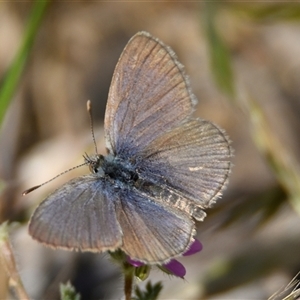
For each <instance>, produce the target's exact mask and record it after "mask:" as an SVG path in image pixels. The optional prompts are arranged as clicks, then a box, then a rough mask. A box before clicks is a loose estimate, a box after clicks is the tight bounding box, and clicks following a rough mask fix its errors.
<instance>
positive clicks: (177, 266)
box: [163, 259, 186, 278]
mask: <svg viewBox="0 0 300 300" xmlns="http://www.w3.org/2000/svg"><path fill="white" fill-rule="evenodd" d="M163 266H164V267H165V268H166V269H167V270H168V271H170V272H171V273H172V274H174V275H175V276H177V277H181V278H183V277H184V275H185V274H186V270H185V267H184V266H183V265H182V264H181V263H180V262H179V261H178V260H176V259H172V260H171V261H170V262H169V263H167V264H165V265H163Z"/></svg>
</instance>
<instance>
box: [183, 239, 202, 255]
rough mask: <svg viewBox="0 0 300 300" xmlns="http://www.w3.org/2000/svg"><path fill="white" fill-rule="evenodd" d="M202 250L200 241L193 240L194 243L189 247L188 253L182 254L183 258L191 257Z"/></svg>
mask: <svg viewBox="0 0 300 300" xmlns="http://www.w3.org/2000/svg"><path fill="white" fill-rule="evenodd" d="M202 249H203V246H202V244H201V243H200V241H199V240H197V239H195V241H194V242H193V244H192V245H191V247H190V249H189V250H188V251H186V252H185V253H183V256H189V255H193V254H195V253H198V252H200V251H201V250H202Z"/></svg>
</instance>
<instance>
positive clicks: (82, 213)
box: [29, 175, 122, 252]
mask: <svg viewBox="0 0 300 300" xmlns="http://www.w3.org/2000/svg"><path fill="white" fill-rule="evenodd" d="M114 196H115V195H114V194H113V193H111V187H110V186H109V185H108V184H107V183H105V182H104V181H103V180H102V179H101V178H97V177H96V176H94V175H87V176H83V177H79V178H76V179H73V180H71V181H69V182H68V183H67V184H65V185H63V186H62V187H61V188H59V189H57V190H56V191H55V192H53V193H52V194H50V195H49V196H48V197H47V198H46V199H45V200H44V201H43V202H42V203H41V204H40V205H39V206H38V208H37V209H36V210H35V212H34V214H33V215H32V217H31V220H30V224H29V233H30V234H31V235H32V237H33V238H34V239H36V240H38V241H40V242H42V243H44V244H47V245H49V246H52V247H56V248H66V249H74V250H81V251H95V252H102V251H105V250H115V249H117V248H119V247H120V246H121V244H122V230H121V228H120V226H119V222H118V221H117V219H116V211H115V197H114Z"/></svg>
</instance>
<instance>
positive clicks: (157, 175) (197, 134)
mask: <svg viewBox="0 0 300 300" xmlns="http://www.w3.org/2000/svg"><path fill="white" fill-rule="evenodd" d="M195 104H196V99H195V97H194V95H193V94H192V92H191V89H190V87H189V83H188V80H187V78H186V76H185V75H184V71H183V67H182V65H181V64H180V63H179V62H178V61H177V58H176V56H175V54H174V52H173V51H172V50H171V49H170V48H169V47H167V46H166V45H164V44H163V43H162V42H161V41H159V40H158V39H156V38H154V37H153V36H151V35H150V34H149V33H147V32H139V33H137V34H136V35H134V36H133V37H132V38H131V40H130V41H129V42H128V44H127V46H126V47H125V49H124V51H123V53H122V54H121V57H120V59H119V61H118V64H117V66H116V69H115V71H114V75H113V78H112V83H111V86H110V90H109V95H108V102H107V107H106V112H105V137H106V147H107V149H108V154H107V155H106V156H103V155H100V154H97V153H96V154H95V155H94V156H91V157H87V156H86V157H85V164H87V165H89V167H90V169H91V170H92V173H91V174H88V175H85V176H82V177H78V178H75V179H73V180H71V181H69V182H67V183H66V184H65V185H63V186H62V187H60V188H58V189H57V190H56V191H54V192H53V193H52V194H50V195H49V196H48V197H47V198H46V199H45V200H44V201H43V202H42V203H41V204H40V205H39V206H38V208H37V209H36V210H35V212H34V213H33V215H32V217H31V220H30V224H29V233H30V235H31V236H32V237H33V238H34V239H36V240H38V241H40V242H42V243H44V244H46V245H48V246H52V247H55V248H64V249H69V250H80V251H93V252H103V251H106V250H109V251H115V250H117V249H121V250H123V251H124V252H125V253H126V254H127V255H129V256H130V257H131V258H132V259H134V260H139V261H142V262H145V263H149V264H154V263H159V264H161V263H165V262H167V261H169V260H170V259H171V258H173V257H175V256H179V255H181V254H183V253H184V252H185V251H187V250H188V249H189V247H190V245H191V244H192V242H193V241H194V236H195V234H196V230H195V220H198V221H202V220H203V219H204V217H205V212H204V211H203V210H204V209H205V208H208V207H210V206H211V205H212V204H213V203H214V202H215V201H216V200H217V198H218V197H219V196H220V195H221V193H222V191H223V189H224V187H225V186H226V183H227V181H228V176H229V173H230V169H231V162H230V157H231V156H232V150H231V147H230V143H229V140H228V138H227V136H226V134H225V133H224V131H223V130H222V129H220V128H219V127H217V126H216V125H214V124H212V123H211V122H209V121H205V120H203V119H200V118H192V116H191V114H192V112H193V110H194V107H195ZM31 190H32V189H30V190H28V191H26V192H25V193H28V192H29V191H31Z"/></svg>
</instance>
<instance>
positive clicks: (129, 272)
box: [124, 263, 134, 300]
mask: <svg viewBox="0 0 300 300" xmlns="http://www.w3.org/2000/svg"><path fill="white" fill-rule="evenodd" d="M133 278H134V267H132V266H131V265H129V264H128V263H124V294H125V300H131V295H132V287H133Z"/></svg>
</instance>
